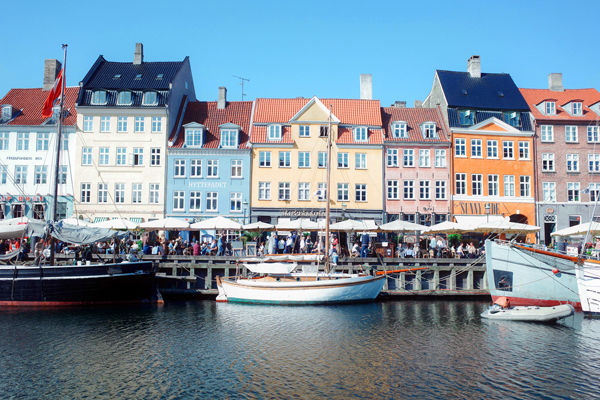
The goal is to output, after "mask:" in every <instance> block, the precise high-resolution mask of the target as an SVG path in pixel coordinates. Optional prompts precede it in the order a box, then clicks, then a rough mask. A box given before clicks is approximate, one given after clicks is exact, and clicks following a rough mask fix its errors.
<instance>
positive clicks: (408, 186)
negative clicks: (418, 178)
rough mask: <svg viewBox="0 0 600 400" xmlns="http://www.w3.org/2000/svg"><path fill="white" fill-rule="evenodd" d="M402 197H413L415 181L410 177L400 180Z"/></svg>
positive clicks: (408, 198) (407, 198) (412, 198)
mask: <svg viewBox="0 0 600 400" xmlns="http://www.w3.org/2000/svg"><path fill="white" fill-rule="evenodd" d="M402 187H403V190H402V198H403V199H404V200H414V199H415V181H414V180H411V179H407V180H405V181H403V182H402Z"/></svg>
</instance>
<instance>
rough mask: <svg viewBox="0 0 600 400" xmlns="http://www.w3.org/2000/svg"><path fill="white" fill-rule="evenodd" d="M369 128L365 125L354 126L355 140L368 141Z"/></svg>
mask: <svg viewBox="0 0 600 400" xmlns="http://www.w3.org/2000/svg"><path fill="white" fill-rule="evenodd" d="M367 132H368V131H367V128H365V127H364V126H360V127H358V128H354V141H355V142H368V141H369V136H368V135H367Z"/></svg>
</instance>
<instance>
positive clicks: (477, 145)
mask: <svg viewBox="0 0 600 400" xmlns="http://www.w3.org/2000/svg"><path fill="white" fill-rule="evenodd" d="M471 157H477V158H481V157H483V153H482V144H481V139H471Z"/></svg>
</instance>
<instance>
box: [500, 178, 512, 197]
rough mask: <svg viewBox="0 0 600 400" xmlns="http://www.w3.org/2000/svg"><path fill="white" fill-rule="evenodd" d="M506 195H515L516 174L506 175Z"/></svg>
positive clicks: (504, 181)
mask: <svg viewBox="0 0 600 400" xmlns="http://www.w3.org/2000/svg"><path fill="white" fill-rule="evenodd" d="M502 182H503V183H504V197H515V176H514V175H504V179H503V180H502Z"/></svg>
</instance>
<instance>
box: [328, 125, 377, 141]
mask: <svg viewBox="0 0 600 400" xmlns="http://www.w3.org/2000/svg"><path fill="white" fill-rule="evenodd" d="M335 143H336V144H365V143H367V142H356V141H354V135H353V134H352V128H339V129H338V138H337V140H336V141H335ZM368 144H383V129H369V142H368Z"/></svg>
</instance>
